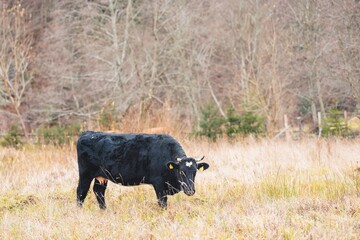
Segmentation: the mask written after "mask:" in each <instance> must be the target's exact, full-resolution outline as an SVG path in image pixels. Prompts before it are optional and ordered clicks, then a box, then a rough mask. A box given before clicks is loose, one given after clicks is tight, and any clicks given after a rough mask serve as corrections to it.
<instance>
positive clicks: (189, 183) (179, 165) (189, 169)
mask: <svg viewBox="0 0 360 240" xmlns="http://www.w3.org/2000/svg"><path fill="white" fill-rule="evenodd" d="M203 159H204V157H202V158H201V159H194V158H178V159H177V161H176V162H169V163H167V167H168V169H170V170H172V171H176V175H177V178H178V181H179V183H180V186H181V190H183V191H184V193H185V194H186V195H188V196H192V195H194V194H195V184H194V183H195V176H196V172H197V170H200V171H204V170H206V169H208V168H209V164H207V163H199V161H201V160H203Z"/></svg>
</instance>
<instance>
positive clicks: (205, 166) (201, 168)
mask: <svg viewBox="0 0 360 240" xmlns="http://www.w3.org/2000/svg"><path fill="white" fill-rule="evenodd" d="M208 168H209V164H207V163H198V164H197V169H199V171H204V170H206V169H208Z"/></svg>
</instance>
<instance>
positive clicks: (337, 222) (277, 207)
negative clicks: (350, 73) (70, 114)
mask: <svg viewBox="0 0 360 240" xmlns="http://www.w3.org/2000/svg"><path fill="white" fill-rule="evenodd" d="M180 142H181V144H182V145H183V147H184V149H185V151H186V152H187V154H188V155H189V156H202V155H205V160H204V161H206V162H208V163H209V164H210V168H209V169H208V170H206V171H204V172H199V173H198V174H197V177H196V194H195V195H194V196H192V197H187V196H186V195H185V194H183V193H179V194H177V195H175V196H172V197H169V200H168V208H167V210H162V209H160V208H159V207H158V205H157V201H156V196H155V192H154V190H153V188H152V187H151V186H149V185H142V186H138V187H123V186H116V185H115V184H113V183H109V185H108V188H107V192H106V198H107V205H108V208H107V209H106V210H105V211H103V210H100V209H99V208H98V205H97V202H96V199H95V196H94V194H93V193H92V191H90V192H89V194H88V197H87V198H86V200H85V203H84V207H83V208H82V209H79V208H78V207H77V206H76V201H75V199H76V194H75V190H76V187H77V181H78V172H77V171H78V170H77V162H76V149H75V146H73V145H69V146H64V147H56V146H51V145H45V146H38V145H27V146H25V147H24V148H22V149H12V148H1V149H0V178H1V185H0V239H359V236H360V162H359V156H360V141H359V140H358V139H354V140H342V139H327V140H325V139H320V140H319V139H306V140H301V141H287V142H286V141H283V140H276V141H271V140H267V139H262V140H257V139H251V138H249V139H242V140H238V141H233V142H229V141H227V140H219V141H218V142H216V143H212V142H208V141H199V140H198V139H188V138H183V139H180Z"/></svg>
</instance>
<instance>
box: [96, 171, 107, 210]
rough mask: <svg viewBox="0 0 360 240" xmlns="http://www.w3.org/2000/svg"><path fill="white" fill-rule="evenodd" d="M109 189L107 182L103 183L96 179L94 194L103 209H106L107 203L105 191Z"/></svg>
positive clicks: (103, 181)
mask: <svg viewBox="0 0 360 240" xmlns="http://www.w3.org/2000/svg"><path fill="white" fill-rule="evenodd" d="M106 187H107V180H101V182H100V181H99V180H98V179H96V178H95V183H94V187H93V190H94V193H95V196H96V199H97V201H98V203H99V207H100V208H101V209H105V208H106V203H105V190H106Z"/></svg>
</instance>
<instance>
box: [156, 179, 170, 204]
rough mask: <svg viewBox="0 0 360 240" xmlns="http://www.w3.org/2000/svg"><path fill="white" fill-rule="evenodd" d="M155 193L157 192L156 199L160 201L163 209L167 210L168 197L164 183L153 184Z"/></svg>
mask: <svg viewBox="0 0 360 240" xmlns="http://www.w3.org/2000/svg"><path fill="white" fill-rule="evenodd" d="M153 186H154V189H155V192H156V197H157V199H158V204H159V206H160V207H161V208H166V207H167V195H166V193H165V188H164V184H163V183H162V181H159V182H156V183H153Z"/></svg>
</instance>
